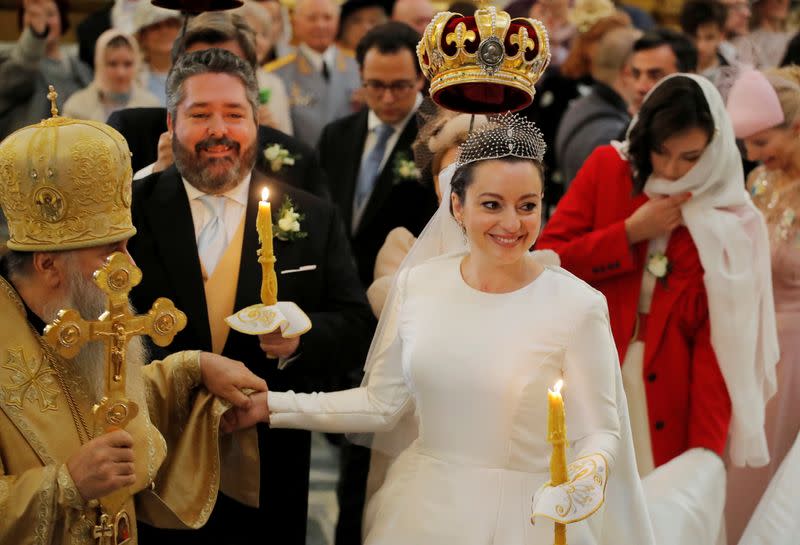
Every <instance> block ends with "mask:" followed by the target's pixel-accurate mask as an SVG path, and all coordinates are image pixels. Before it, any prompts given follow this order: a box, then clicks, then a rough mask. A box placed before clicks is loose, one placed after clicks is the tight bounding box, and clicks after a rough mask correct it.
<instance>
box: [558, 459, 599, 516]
mask: <svg viewBox="0 0 800 545" xmlns="http://www.w3.org/2000/svg"><path fill="white" fill-rule="evenodd" d="M605 469H606V468H605V467H602V466H600V465H599V464H598V463H597V460H596V459H594V458H580V459H578V460H575V461H574V462H572V463H571V464H570V467H569V473H570V474H572V477H571V478H570V480H569V482H567V483H565V486H564V490H565V491H566V493H567V502H568V503H566V504H561V505H557V506H556V513H558V515H559V516H561V517H566V516H568V515H570V514H572V513H574V512H575V511H576V505H577V506H580V507H586V506H587V505H589V504H591V503H592V501H593V499H594V496H593V493H594V491H595V490H596V489H597V488H598V487H601V488H602V487H603V486H604V485H605V480H606V478H605V477H606V474H605ZM598 507H599V506H598Z"/></svg>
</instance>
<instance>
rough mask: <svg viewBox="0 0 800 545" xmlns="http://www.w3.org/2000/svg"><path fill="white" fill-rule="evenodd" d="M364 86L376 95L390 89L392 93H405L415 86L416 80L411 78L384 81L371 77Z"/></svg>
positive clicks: (395, 94) (396, 94)
mask: <svg viewBox="0 0 800 545" xmlns="http://www.w3.org/2000/svg"><path fill="white" fill-rule="evenodd" d="M364 88H365V89H366V90H367V91H368V92H370V93H373V94H375V95H382V94H383V92H384V91H387V90H388V91H390V92H391V93H392V95H394V96H398V95H404V94H406V93H408V92H409V91H410V90H411V89H413V88H414V82H413V81H409V80H400V81H393V82H392V83H384V82H382V81H378V80H374V79H370V80H367V81H365V82H364Z"/></svg>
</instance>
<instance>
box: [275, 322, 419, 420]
mask: <svg viewBox="0 0 800 545" xmlns="http://www.w3.org/2000/svg"><path fill="white" fill-rule="evenodd" d="M401 356H402V341H401V340H400V337H397V338H395V340H394V342H393V343H392V344H391V345H390V346H389V348H388V349H387V350H386V351H385V352H384V354H382V356H381V357H380V359H379V360H378V361H376V364H375V366H374V367H373V368H372V370H371V372H370V377H369V382H368V384H367V385H366V386H362V387H360V388H352V389H350V390H344V391H341V392H330V393H313V394H296V393H294V392H292V391H289V392H270V393H269V397H268V400H269V401H268V402H269V409H270V426H271V427H273V428H302V429H307V430H312V431H323V432H332V433H344V432H351V433H362V432H378V431H387V430H390V429H391V428H392V427H393V426H394V425H395V424H396V423H397V421H398V420H399V419H400V417H401V416H402V414H403V412H404V409H405V408H406V407H407V406H408V404H409V401H410V400H411V393H410V391H409V389H408V387H407V386H406V383H405V380H404V378H403V373H402V363H401V362H402V359H401Z"/></svg>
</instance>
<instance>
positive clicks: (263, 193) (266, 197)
mask: <svg viewBox="0 0 800 545" xmlns="http://www.w3.org/2000/svg"><path fill="white" fill-rule="evenodd" d="M261 200H262V201H268V200H269V188H267V187H265V188H264V189H262V190H261Z"/></svg>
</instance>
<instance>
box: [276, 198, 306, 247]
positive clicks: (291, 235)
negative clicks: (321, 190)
mask: <svg viewBox="0 0 800 545" xmlns="http://www.w3.org/2000/svg"><path fill="white" fill-rule="evenodd" d="M304 219H305V214H302V213H300V212H298V211H297V209H296V208H295V206H294V203H293V202H292V199H290V198H289V197H288V196H286V197H284V198H283V203H282V204H281V207H280V209H279V210H278V223H277V224H276V225H273V228H272V232H273V233H274V235H273V236H274V237H275V238H277V239H278V240H283V241H289V242H291V241H293V240H297V239H300V238H306V237H307V236H308V233H306V232H305V231H303V230H301V229H300V222H301V221H303V220H304Z"/></svg>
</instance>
